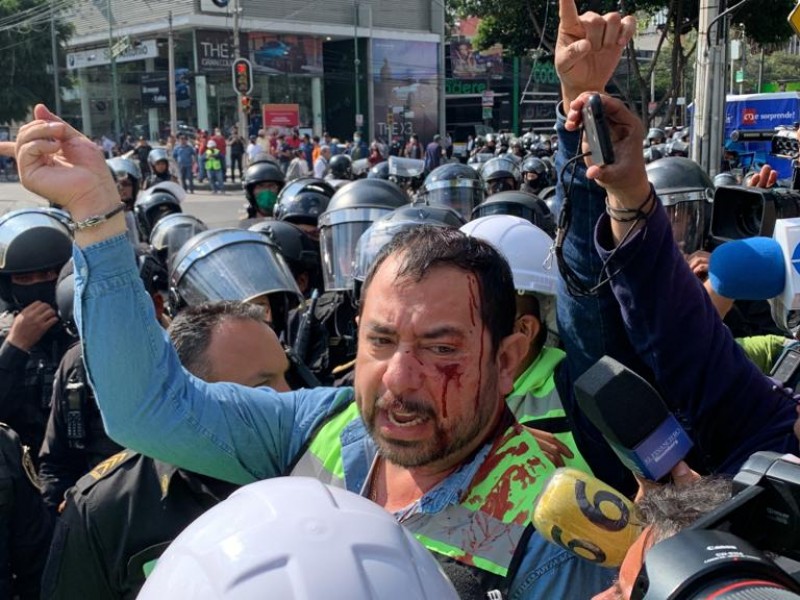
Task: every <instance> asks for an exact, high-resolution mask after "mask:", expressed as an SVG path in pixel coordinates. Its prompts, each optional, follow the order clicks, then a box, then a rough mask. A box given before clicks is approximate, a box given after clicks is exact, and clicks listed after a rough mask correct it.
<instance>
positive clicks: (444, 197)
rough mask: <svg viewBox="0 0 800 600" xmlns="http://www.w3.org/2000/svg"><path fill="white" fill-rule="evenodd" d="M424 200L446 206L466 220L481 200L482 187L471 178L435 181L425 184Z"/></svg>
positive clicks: (433, 204) (431, 203)
mask: <svg viewBox="0 0 800 600" xmlns="http://www.w3.org/2000/svg"><path fill="white" fill-rule="evenodd" d="M425 200H426V201H427V203H428V204H430V205H432V206H435V205H439V206H447V207H449V208H452V209H453V210H455V211H456V212H457V213H458V214H460V215H461V216H462V217H463V218H464V219H466V220H467V221H468V220H469V218H470V215H471V214H472V209H473V208H475V207H476V206H477V205H478V204H480V203H481V202H483V189H482V188H481V187H479V183H478V182H477V181H475V180H472V179H455V180H450V181H437V182H435V183H433V184H429V185H427V186H426V194H425Z"/></svg>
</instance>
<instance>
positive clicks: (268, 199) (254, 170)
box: [242, 156, 286, 219]
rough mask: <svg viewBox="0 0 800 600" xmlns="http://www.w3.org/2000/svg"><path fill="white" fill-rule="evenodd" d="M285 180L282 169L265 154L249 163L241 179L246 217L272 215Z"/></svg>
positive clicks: (253, 217)
mask: <svg viewBox="0 0 800 600" xmlns="http://www.w3.org/2000/svg"><path fill="white" fill-rule="evenodd" d="M285 181H286V178H285V177H284V174H283V170H282V169H281V167H280V165H279V164H278V163H277V162H275V161H274V160H273V159H271V158H268V157H266V156H265V157H263V158H259V160H257V161H255V162H253V163H250V166H249V167H247V170H246V171H245V172H244V179H243V180H242V187H243V188H244V195H245V198H247V218H248V219H255V218H262V219H263V218H265V217H272V216H273V213H274V211H275V205H276V204H277V202H278V194H279V193H280V191H281V190H282V189H283V185H284V183H285Z"/></svg>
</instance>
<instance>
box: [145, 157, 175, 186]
mask: <svg viewBox="0 0 800 600" xmlns="http://www.w3.org/2000/svg"><path fill="white" fill-rule="evenodd" d="M147 162H148V164H149V165H150V175H149V177H148V178H147V182H146V184H145V186H144V187H145V188H150V187H152V186H154V185H155V184H157V183H161V182H165V181H172V182H175V181H177V179H176V178H175V177H174V176H173V175H172V173H171V172H170V168H169V166H170V165H169V155H168V154H167V151H166V149H164V148H154V149H153V150H150V154H148V155H147Z"/></svg>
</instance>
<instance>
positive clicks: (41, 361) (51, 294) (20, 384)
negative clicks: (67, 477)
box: [0, 209, 73, 456]
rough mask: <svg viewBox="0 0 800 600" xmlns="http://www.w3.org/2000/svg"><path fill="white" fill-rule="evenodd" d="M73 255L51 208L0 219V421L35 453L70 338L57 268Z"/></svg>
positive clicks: (67, 231) (23, 211)
mask: <svg viewBox="0 0 800 600" xmlns="http://www.w3.org/2000/svg"><path fill="white" fill-rule="evenodd" d="M71 254H72V239H71V236H70V232H69V230H68V229H67V227H66V226H65V225H64V223H63V222H62V221H60V220H59V219H57V218H56V217H54V216H53V215H52V214H51V212H50V209H23V210H18V211H12V212H9V213H7V214H5V215H3V216H2V217H0V265H2V266H0V297H1V298H2V299H3V301H4V302H5V303H6V305H7V306H8V310H7V311H6V312H5V313H3V314H2V315H0V340H2V345H0V421H3V422H5V423H8V424H9V426H10V427H12V428H13V429H14V430H15V431H16V432H17V433H18V434H19V436H20V438H21V439H22V443H23V444H25V445H26V446H28V447H29V448H31V449H32V452H33V453H34V456H38V452H39V448H40V446H41V444H42V439H43V437H44V430H45V426H46V425H47V417H48V415H49V414H50V398H51V396H52V387H53V377H54V375H55V372H56V367H57V366H58V363H59V362H60V361H61V357H62V356H63V355H64V352H66V350H67V348H68V347H69V346H70V345H71V344H72V341H73V338H72V336H70V335H69V333H67V331H66V330H65V329H64V327H63V325H62V324H61V322H60V321H59V319H58V315H57V314H56V309H55V293H56V292H55V290H56V280H57V278H58V272H59V271H60V269H61V267H62V266H64V264H65V263H66V262H67V260H69V257H70V256H71Z"/></svg>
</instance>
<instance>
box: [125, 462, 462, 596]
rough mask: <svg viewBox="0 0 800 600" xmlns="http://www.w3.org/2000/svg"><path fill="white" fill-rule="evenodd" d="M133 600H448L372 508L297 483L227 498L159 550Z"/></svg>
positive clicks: (434, 566) (281, 481)
mask: <svg viewBox="0 0 800 600" xmlns="http://www.w3.org/2000/svg"><path fill="white" fill-rule="evenodd" d="M138 598H139V600H142V599H144V600H154V599H156V598H157V599H159V600H160V599H162V598H192V599H194V600H211V599H212V598H213V599H215V600H216V599H224V600H255V599H257V598H258V599H260V598H293V599H296V600H303V599H309V600H311V599H314V600H316V599H317V598H348V599H354V600H362V599H363V600H367V599H378V598H380V599H386V600H394V599H397V600H405V599H406V598H422V599H425V598H430V599H436V600H440V599H444V600H451V599H453V600H456V599H457V598H458V595H457V594H456V591H455V589H454V588H453V586H452V584H451V583H450V581H449V580H448V579H447V577H446V576H445V574H444V573H443V572H442V570H441V569H440V568H439V564H438V563H437V562H436V559H435V558H434V557H433V555H432V554H431V553H430V552H429V551H428V550H426V549H425V548H424V547H423V546H422V545H421V544H420V543H419V542H417V541H416V539H414V537H413V536H412V535H411V533H409V532H408V531H407V530H406V529H405V528H404V527H403V526H402V525H400V524H399V523H397V522H396V521H395V520H394V518H393V517H392V516H391V515H390V514H389V513H388V512H386V511H384V510H383V509H382V508H381V507H379V506H378V505H376V504H374V503H372V502H370V501H369V500H367V499H366V498H362V497H361V496H358V495H356V494H353V493H351V492H347V491H345V490H342V489H338V488H334V487H330V486H326V485H325V484H323V483H322V482H320V481H318V480H316V479H311V478H307V477H280V478H276V479H269V480H266V481H260V482H258V483H253V484H251V485H248V486H246V487H244V488H241V489H240V490H238V491H236V492H235V493H234V494H233V495H231V497H230V498H228V499H227V500H225V501H224V502H222V503H220V504H218V505H217V506H215V507H214V508H212V509H211V510H209V511H208V512H206V513H205V514H204V515H202V516H201V517H200V518H199V519H197V520H196V521H195V522H194V523H192V524H191V525H190V526H189V527H187V528H186V529H185V530H184V531H183V533H181V534H180V535H179V536H178V538H177V539H176V540H175V541H174V542H173V543H172V544H171V545H170V547H169V548H167V551H166V552H165V553H164V554H163V556H162V557H161V558H160V559H159V560H158V563H157V565H156V568H155V571H153V573H152V575H151V576H150V577H149V578H148V579H147V582H146V583H145V585H144V587H143V588H142V591H141V593H140V594H139V596H138Z"/></svg>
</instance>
